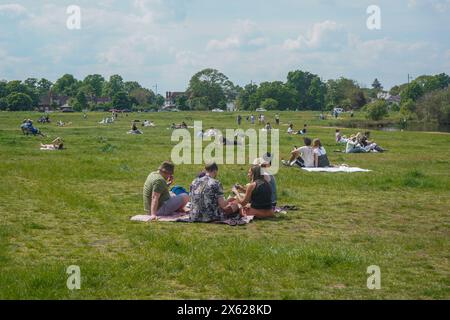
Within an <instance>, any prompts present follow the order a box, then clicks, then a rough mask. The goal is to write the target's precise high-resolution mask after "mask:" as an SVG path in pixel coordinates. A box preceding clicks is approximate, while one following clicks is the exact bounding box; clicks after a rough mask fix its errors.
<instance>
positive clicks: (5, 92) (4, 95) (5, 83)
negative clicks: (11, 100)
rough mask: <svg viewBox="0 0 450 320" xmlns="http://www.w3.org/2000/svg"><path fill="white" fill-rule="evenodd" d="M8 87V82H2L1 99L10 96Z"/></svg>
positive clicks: (0, 86)
mask: <svg viewBox="0 0 450 320" xmlns="http://www.w3.org/2000/svg"><path fill="white" fill-rule="evenodd" d="M7 85H8V82H6V81H0V99H1V98H5V97H6V96H7V95H8V90H7V88H6V87H7Z"/></svg>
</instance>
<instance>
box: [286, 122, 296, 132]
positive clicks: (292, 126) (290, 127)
mask: <svg viewBox="0 0 450 320" xmlns="http://www.w3.org/2000/svg"><path fill="white" fill-rule="evenodd" d="M287 133H288V134H295V133H296V132H295V131H294V125H293V124H292V123H291V124H290V125H289V128H288V130H287Z"/></svg>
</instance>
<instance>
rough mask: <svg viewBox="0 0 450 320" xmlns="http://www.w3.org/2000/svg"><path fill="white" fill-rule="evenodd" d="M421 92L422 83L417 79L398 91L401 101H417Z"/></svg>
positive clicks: (422, 91)
mask: <svg viewBox="0 0 450 320" xmlns="http://www.w3.org/2000/svg"><path fill="white" fill-rule="evenodd" d="M423 93H424V90H423V87H422V85H421V84H420V83H419V82H418V81H413V82H411V83H410V84H409V85H408V86H407V87H406V88H405V89H404V90H403V91H402V92H401V93H400V96H401V98H402V101H408V100H412V101H417V99H419V98H420V97H421V96H422V95H423Z"/></svg>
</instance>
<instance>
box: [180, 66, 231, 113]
mask: <svg viewBox="0 0 450 320" xmlns="http://www.w3.org/2000/svg"><path fill="white" fill-rule="evenodd" d="M187 92H188V96H189V103H190V104H191V105H195V106H198V107H200V106H201V107H202V108H204V107H206V109H207V110H211V109H214V108H217V107H220V106H223V105H226V104H227V102H228V101H231V100H233V99H234V98H235V97H236V95H237V93H236V87H235V86H234V85H233V83H232V82H231V81H230V80H229V79H228V77H227V76H225V75H224V74H223V73H221V72H219V71H217V70H215V69H204V70H202V71H200V72H198V73H196V74H195V75H194V76H193V77H192V78H191V80H190V82H189V87H188V90H187Z"/></svg>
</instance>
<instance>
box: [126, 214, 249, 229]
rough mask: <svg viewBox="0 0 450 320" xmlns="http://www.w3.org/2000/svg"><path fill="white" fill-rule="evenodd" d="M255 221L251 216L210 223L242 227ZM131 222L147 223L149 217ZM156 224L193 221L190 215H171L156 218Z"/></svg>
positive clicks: (134, 219)
mask: <svg viewBox="0 0 450 320" xmlns="http://www.w3.org/2000/svg"><path fill="white" fill-rule="evenodd" d="M254 219H255V217H253V216H247V217H243V218H240V219H236V218H233V219H226V220H222V221H214V222H211V223H214V224H226V225H229V226H233V227H234V226H242V225H246V224H249V223H251V222H252V221H253V220H254ZM131 221H135V222H149V221H150V216H149V215H137V216H134V217H132V218H131ZM158 222H182V223H194V222H193V221H191V220H190V215H189V214H178V215H173V216H170V217H158Z"/></svg>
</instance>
